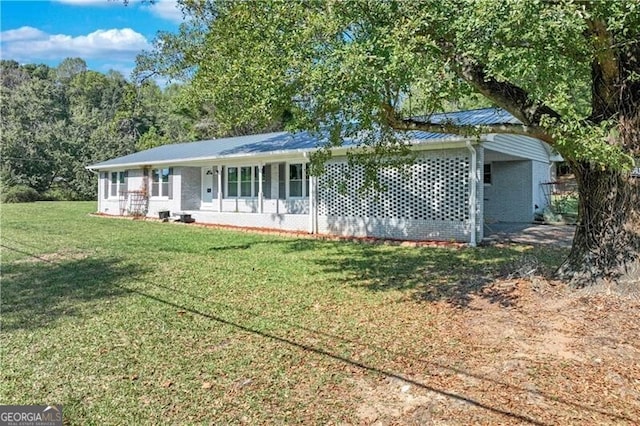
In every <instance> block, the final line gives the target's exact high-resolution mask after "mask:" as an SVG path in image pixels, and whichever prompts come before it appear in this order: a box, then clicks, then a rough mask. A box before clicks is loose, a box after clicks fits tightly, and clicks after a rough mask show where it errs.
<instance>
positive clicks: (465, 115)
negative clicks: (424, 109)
mask: <svg viewBox="0 0 640 426" xmlns="http://www.w3.org/2000/svg"><path fill="white" fill-rule="evenodd" d="M414 119H416V120H420V119H424V121H427V120H428V121H430V122H432V123H446V122H451V123H452V124H458V125H464V126H490V125H493V124H522V122H521V121H520V120H518V119H517V118H515V117H514V116H513V115H511V114H510V113H508V112H507V111H505V110H503V109H502V108H480V109H472V110H468V111H455V112H441V113H437V114H431V115H430V116H418V117H414Z"/></svg>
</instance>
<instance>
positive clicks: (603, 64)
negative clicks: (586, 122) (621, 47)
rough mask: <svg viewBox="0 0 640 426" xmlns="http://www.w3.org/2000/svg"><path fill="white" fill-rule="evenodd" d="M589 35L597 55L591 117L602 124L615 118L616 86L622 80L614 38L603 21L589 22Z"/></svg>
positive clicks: (593, 74) (595, 55)
mask: <svg viewBox="0 0 640 426" xmlns="http://www.w3.org/2000/svg"><path fill="white" fill-rule="evenodd" d="M586 23H587V28H588V32H587V34H588V35H589V36H590V38H591V40H592V41H593V47H594V50H595V54H594V57H593V61H592V62H591V77H592V82H593V84H592V86H591V96H592V97H591V117H590V120H591V121H594V122H600V121H602V120H607V119H609V118H611V116H613V115H614V114H615V112H616V110H617V108H616V100H617V98H616V93H617V92H618V91H617V90H616V85H617V83H618V81H619V79H620V70H619V67H618V60H617V58H616V53H615V50H614V48H613V44H614V43H613V36H612V35H611V33H610V32H609V31H608V30H607V26H606V24H605V23H604V22H603V21H602V20H599V19H598V20H593V19H592V20H587V21H586Z"/></svg>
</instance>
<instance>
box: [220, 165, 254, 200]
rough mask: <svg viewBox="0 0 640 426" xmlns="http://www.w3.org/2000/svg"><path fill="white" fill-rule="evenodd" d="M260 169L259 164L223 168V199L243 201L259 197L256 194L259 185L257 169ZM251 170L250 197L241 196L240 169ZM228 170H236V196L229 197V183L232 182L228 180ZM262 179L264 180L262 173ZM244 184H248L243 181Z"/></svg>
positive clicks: (241, 181)
mask: <svg viewBox="0 0 640 426" xmlns="http://www.w3.org/2000/svg"><path fill="white" fill-rule="evenodd" d="M260 167H262V166H261V165H259V164H239V165H233V166H225V167H224V177H225V183H224V185H223V186H224V192H223V194H224V198H226V199H230V200H236V199H243V200H252V199H257V198H258V197H259V194H258V188H259V185H260V182H259V181H260V170H259V168H260ZM243 168H244V169H246V168H248V169H251V195H249V196H246V195H242V183H243V180H242V169H243ZM230 169H236V173H237V180H236V181H235V182H236V195H229V183H230V182H233V181H231V180H229V170H230ZM262 178H263V180H264V173H263V174H262ZM244 183H248V182H247V181H244Z"/></svg>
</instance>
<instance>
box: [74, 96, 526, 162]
mask: <svg viewBox="0 0 640 426" xmlns="http://www.w3.org/2000/svg"><path fill="white" fill-rule="evenodd" d="M431 120H432V121H436V122H437V120H442V121H451V122H453V123H456V124H466V125H482V124H501V123H512V122H514V121H513V120H516V119H515V118H514V117H513V116H512V115H511V114H509V113H508V112H506V111H504V110H501V109H498V108H486V109H479V110H472V111H460V112H454V113H443V114H434V115H432V116H431ZM515 122H516V123H517V122H518V121H517V120H516V121H515ZM407 136H408V139H409V140H410V141H411V142H412V143H415V144H421V143H425V144H428V143H433V142H436V141H446V140H451V139H459V138H460V136H458V135H451V134H443V133H433V132H422V131H413V132H408V134H407ZM326 143H327V140H326V138H318V137H316V136H314V135H312V134H311V133H309V132H299V133H289V132H276V133H263V134H257V135H249V136H237V137H230V138H220V139H211V140H204V141H198V142H186V143H175V144H168V145H162V146H158V147H155V148H151V149H147V150H145V151H140V152H136V153H133V154H129V155H125V156H123V157H118V158H114V159H111V160H107V161H103V162H100V163H96V164H92V165H90V166H88V167H87V168H89V169H107V168H109V167H120V166H131V165H140V166H142V165H153V164H158V163H167V162H175V163H180V162H186V161H196V160H209V159H215V158H221V157H241V156H246V155H260V154H265V155H273V154H276V153H280V154H283V153H291V152H308V151H314V150H316V149H318V148H320V147H322V146H323V145H325V144H326ZM356 144H357V141H355V140H353V139H347V140H345V141H344V143H343V146H346V147H349V146H354V145H356Z"/></svg>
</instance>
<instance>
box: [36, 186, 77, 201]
mask: <svg viewBox="0 0 640 426" xmlns="http://www.w3.org/2000/svg"><path fill="white" fill-rule="evenodd" d="M80 199H81V198H80V197H79V196H78V194H77V193H76V192H75V191H73V190H72V189H69V188H51V189H49V190H48V191H46V192H45V193H44V194H42V200H45V201H78V200H80Z"/></svg>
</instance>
